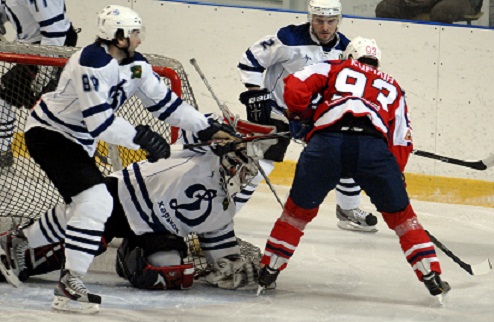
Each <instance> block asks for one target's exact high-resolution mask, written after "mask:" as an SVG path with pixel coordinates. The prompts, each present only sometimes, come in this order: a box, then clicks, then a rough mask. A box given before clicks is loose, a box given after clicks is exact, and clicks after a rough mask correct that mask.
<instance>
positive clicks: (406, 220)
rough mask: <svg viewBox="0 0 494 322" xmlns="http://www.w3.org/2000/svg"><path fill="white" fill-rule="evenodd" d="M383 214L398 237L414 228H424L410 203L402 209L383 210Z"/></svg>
mask: <svg viewBox="0 0 494 322" xmlns="http://www.w3.org/2000/svg"><path fill="white" fill-rule="evenodd" d="M382 215H383V219H384V221H385V222H386V224H387V225H388V227H389V228H390V229H392V230H394V231H395V232H396V235H398V237H401V236H404V235H405V234H407V233H408V232H410V231H412V230H418V229H423V228H422V226H421V225H420V223H419V221H418V219H417V216H416V214H415V212H414V211H413V209H412V206H411V205H410V204H408V205H407V207H406V208H405V209H404V210H402V211H397V212H382Z"/></svg>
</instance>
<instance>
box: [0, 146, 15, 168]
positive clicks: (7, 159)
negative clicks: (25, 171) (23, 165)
mask: <svg viewBox="0 0 494 322" xmlns="http://www.w3.org/2000/svg"><path fill="white" fill-rule="evenodd" d="M13 164H14V154H13V153H12V150H7V151H1V152H0V168H10V167H11V166H12V165H13Z"/></svg>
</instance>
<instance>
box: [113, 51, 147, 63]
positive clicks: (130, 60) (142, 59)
mask: <svg viewBox="0 0 494 322" xmlns="http://www.w3.org/2000/svg"><path fill="white" fill-rule="evenodd" d="M138 62H145V63H147V62H148V60H147V59H146V57H144V56H143V55H142V54H141V53H139V52H137V51H136V52H135V53H134V57H132V58H126V59H124V60H123V61H122V63H121V64H120V65H129V64H132V63H138Z"/></svg>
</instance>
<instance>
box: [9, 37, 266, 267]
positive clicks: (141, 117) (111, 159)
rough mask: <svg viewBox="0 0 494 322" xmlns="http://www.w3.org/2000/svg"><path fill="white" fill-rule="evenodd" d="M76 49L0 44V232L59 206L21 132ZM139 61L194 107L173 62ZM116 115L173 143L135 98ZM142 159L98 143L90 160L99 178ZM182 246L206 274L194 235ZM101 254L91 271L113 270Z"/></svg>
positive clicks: (245, 249)
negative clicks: (32, 111) (146, 62)
mask: <svg viewBox="0 0 494 322" xmlns="http://www.w3.org/2000/svg"><path fill="white" fill-rule="evenodd" d="M77 50H78V48H72V47H55V46H39V45H23V44H16V43H7V42H0V88H1V92H2V94H1V95H0V96H1V97H0V151H1V153H2V154H1V155H0V157H1V159H0V231H3V230H5V229H8V228H10V227H11V226H12V224H13V222H16V223H20V222H22V221H25V220H29V219H36V218H37V217H39V216H40V215H42V214H43V213H45V212H46V211H47V210H49V209H51V208H53V207H54V206H55V205H56V204H57V203H59V202H63V199H62V197H61V196H60V194H59V193H58V191H57V190H56V189H55V187H54V186H53V184H52V183H51V181H50V180H49V179H48V178H47V177H46V175H45V174H44V172H43V171H42V170H41V169H40V168H39V167H38V165H37V164H36V163H35V162H34V160H32V159H31V158H30V157H29V153H28V151H27V148H26V145H25V142H24V128H25V125H26V118H27V116H28V113H29V107H31V106H32V104H34V102H35V101H36V100H37V99H39V98H40V97H41V94H42V93H43V92H47V91H50V90H53V89H54V87H53V86H54V85H56V83H57V80H58V77H59V76H60V73H61V71H62V69H63V66H65V64H66V62H67V60H68V58H69V57H70V56H71V55H72V54H73V53H74V52H76V51H77ZM144 56H145V57H146V59H147V60H148V61H149V63H150V64H151V65H152V66H153V70H154V71H155V72H156V73H157V74H158V75H160V76H161V78H162V79H163V81H164V82H165V83H166V84H167V85H168V86H169V87H170V88H171V89H172V90H173V91H174V92H175V93H176V94H177V95H178V96H180V97H181V98H182V99H183V100H184V101H185V102H187V103H189V104H190V105H192V106H194V107H196V108H197V103H196V100H195V98H194V94H193V92H192V88H191V87H190V84H189V81H188V79H187V75H186V73H185V70H184V68H183V66H182V64H181V63H180V62H179V61H177V60H175V59H172V58H168V57H164V56H161V55H150V54H144ZM7 101H8V102H12V104H9V103H7ZM13 104H14V105H18V106H13ZM117 114H118V115H119V116H121V117H123V118H125V119H126V120H128V121H129V122H130V123H131V124H133V125H138V124H148V125H150V126H151V127H152V128H153V130H155V131H157V132H159V133H161V134H162V135H163V136H164V137H165V138H167V140H168V141H169V142H171V143H173V142H174V141H175V140H176V138H177V134H178V129H176V128H171V127H170V126H168V125H166V124H165V123H164V122H162V121H160V120H158V119H156V118H155V117H153V116H152V115H151V113H149V112H148V111H147V110H146V109H145V108H144V107H143V106H142V104H141V102H140V100H139V99H138V98H137V97H135V96H134V97H131V98H129V99H128V100H127V102H126V103H125V104H124V105H123V106H122V107H120V109H119V110H118V112H117ZM9 158H10V159H9ZM144 158H145V153H144V152H143V151H132V150H129V149H125V148H123V147H116V146H108V145H107V144H106V143H104V142H99V144H98V149H97V152H96V156H95V160H96V162H97V164H98V166H99V168H100V170H101V171H102V172H103V173H104V174H105V175H107V174H110V173H111V172H113V171H116V170H120V169H121V168H123V167H126V166H127V165H129V164H130V163H132V162H136V161H139V160H142V159H144ZM187 244H188V246H189V256H188V261H189V262H193V263H194V265H195V269H196V273H203V272H204V271H205V270H207V264H206V262H205V259H204V257H203V256H202V254H201V253H202V252H201V250H200V247H199V246H198V240H197V236H196V235H190V236H189V237H188V238H187ZM240 244H241V246H242V247H241V248H242V254H243V256H244V257H252V256H257V257H259V255H260V252H259V249H258V248H257V247H255V246H254V245H252V244H250V243H248V242H245V241H242V242H240ZM107 253H108V255H107V254H106V253H105V255H104V256H102V258H96V259H95V263H94V265H92V269H96V270H104V271H114V264H115V256H114V254H115V250H113V251H112V250H110V249H109V251H108V252H107ZM112 255H113V256H112ZM94 267H96V268H94Z"/></svg>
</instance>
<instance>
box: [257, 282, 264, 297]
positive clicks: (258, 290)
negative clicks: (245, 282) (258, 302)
mask: <svg viewBox="0 0 494 322" xmlns="http://www.w3.org/2000/svg"><path fill="white" fill-rule="evenodd" d="M263 292H264V286H261V285H259V287H258V288H257V293H256V296H259V295H261V294H262V293H263Z"/></svg>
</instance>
